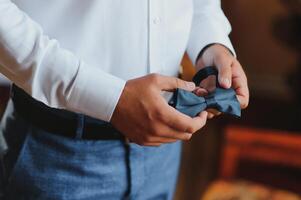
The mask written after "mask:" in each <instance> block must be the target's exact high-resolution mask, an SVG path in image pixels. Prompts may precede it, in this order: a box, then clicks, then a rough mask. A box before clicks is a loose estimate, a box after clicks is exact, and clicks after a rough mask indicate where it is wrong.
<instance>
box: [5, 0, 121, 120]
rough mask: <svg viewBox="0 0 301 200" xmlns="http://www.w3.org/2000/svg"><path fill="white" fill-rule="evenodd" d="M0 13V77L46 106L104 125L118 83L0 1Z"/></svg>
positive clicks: (116, 95) (117, 93)
mask: <svg viewBox="0 0 301 200" xmlns="http://www.w3.org/2000/svg"><path fill="white" fill-rule="evenodd" d="M0 13H1V17H0V72H1V73H2V74H4V75H5V76H6V77H7V78H8V79H10V80H11V81H12V82H14V83H15V84H16V85H17V86H19V87H20V88H22V89H24V90H25V91H26V92H27V93H28V94H30V95H31V96H32V97H34V98H35V99H37V100H39V101H41V102H43V103H45V104H46V105H48V106H50V107H54V108H63V109H67V110H70V111H74V112H79V113H83V114H86V115H89V116H92V117H95V118H97V119H102V120H105V121H110V119H111V116H112V113H113V111H114V109H115V107H116V104H117V102H118V100H119V98H120V95H121V93H122V90H123V88H124V85H125V81H124V80H122V79H120V78H117V77H115V76H112V75H111V74H109V73H106V72H104V71H102V70H101V69H99V68H97V67H93V66H88V65H87V64H86V63H85V62H84V61H82V60H80V59H79V58H77V57H76V56H75V55H74V54H73V53H72V52H70V51H68V50H66V49H64V48H62V47H60V44H59V42H58V41H57V40H55V39H50V38H49V37H48V36H47V35H45V34H44V33H43V30H42V28H41V26H40V25H39V24H37V23H36V22H35V21H33V20H32V19H31V18H30V17H29V16H28V15H26V13H24V12H23V11H21V10H20V9H19V8H18V7H17V6H16V5H15V4H14V3H12V2H11V1H10V0H0ZM100 64H101V63H100Z"/></svg>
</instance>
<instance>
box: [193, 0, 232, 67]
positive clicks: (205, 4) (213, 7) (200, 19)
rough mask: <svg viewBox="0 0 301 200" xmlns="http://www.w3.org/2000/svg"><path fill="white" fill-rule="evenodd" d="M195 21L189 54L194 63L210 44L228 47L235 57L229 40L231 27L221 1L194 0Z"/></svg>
mask: <svg viewBox="0 0 301 200" xmlns="http://www.w3.org/2000/svg"><path fill="white" fill-rule="evenodd" d="M193 7H194V9H193V12H194V13H193V19H192V25H191V32H190V37H189V42H188V46H187V53H188V55H189V57H190V59H191V60H192V61H193V63H195V62H196V59H197V57H198V55H199V53H200V52H201V50H202V49H203V48H204V47H206V46H207V45H209V44H213V43H219V44H222V45H224V46H226V47H227V48H228V49H229V50H230V51H231V52H232V53H233V54H234V55H235V51H234V48H233V46H232V44H231V41H230V39H229V34H230V32H231V25H230V23H229V21H228V19H227V18H226V16H225V14H224V12H223V11H222V9H221V1H220V0H194V5H193Z"/></svg>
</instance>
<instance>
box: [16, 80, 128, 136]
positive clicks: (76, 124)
mask: <svg viewBox="0 0 301 200" xmlns="http://www.w3.org/2000/svg"><path fill="white" fill-rule="evenodd" d="M11 96H12V100H13V103H14V106H15V109H16V112H17V113H18V114H20V116H21V117H23V118H24V119H25V120H27V121H28V122H30V123H32V124H33V125H35V126H36V127H38V128H40V129H42V130H45V131H47V132H49V133H53V134H57V135H61V136H65V137H69V138H77V139H85V140H124V136H123V135H122V134H121V133H120V132H119V131H118V130H117V129H115V128H114V127H113V126H112V125H111V124H110V123H108V122H105V121H102V120H98V119H95V118H92V117H89V116H86V115H82V114H78V113H74V112H70V111H67V110H63V109H55V108H50V107H48V106H46V105H45V104H43V103H41V102H39V101H37V100H35V99H34V98H32V97H31V96H30V95H28V94H27V93H26V92H25V91H24V90H22V89H21V88H19V87H17V86H16V85H14V84H13V86H12V92H11Z"/></svg>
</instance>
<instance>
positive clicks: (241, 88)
mask: <svg viewBox="0 0 301 200" xmlns="http://www.w3.org/2000/svg"><path fill="white" fill-rule="evenodd" d="M232 71H233V72H232V73H233V85H232V86H233V89H234V90H235V92H236V95H237V99H238V101H239V103H240V106H241V108H242V109H244V108H246V107H247V106H248V104H249V96H250V95H249V88H248V81H247V77H246V75H245V73H244V71H243V69H242V67H241V65H240V63H239V62H238V61H237V62H234V63H233V65H232Z"/></svg>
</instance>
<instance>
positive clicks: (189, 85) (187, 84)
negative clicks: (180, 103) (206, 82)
mask: <svg viewBox="0 0 301 200" xmlns="http://www.w3.org/2000/svg"><path fill="white" fill-rule="evenodd" d="M186 86H187V88H188V89H190V90H194V88H195V84H194V82H186Z"/></svg>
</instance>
